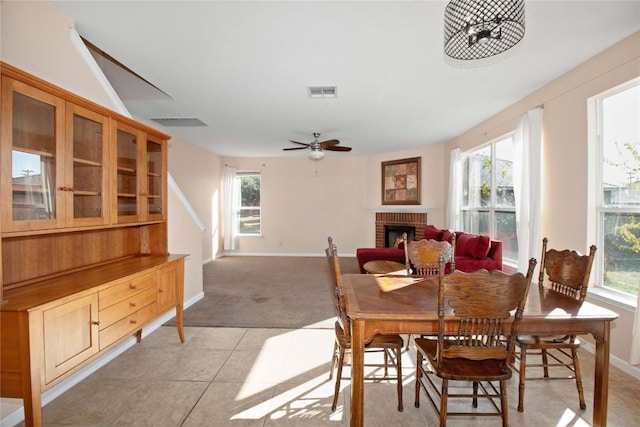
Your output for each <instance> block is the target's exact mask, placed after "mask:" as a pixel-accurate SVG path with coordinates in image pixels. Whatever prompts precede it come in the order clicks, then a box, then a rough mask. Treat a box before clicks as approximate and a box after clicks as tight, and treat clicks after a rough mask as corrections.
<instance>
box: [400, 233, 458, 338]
mask: <svg viewBox="0 0 640 427" xmlns="http://www.w3.org/2000/svg"><path fill="white" fill-rule="evenodd" d="M405 236H406V235H405ZM451 239H452V240H451V243H449V242H447V241H438V240H431V239H422V240H414V241H411V242H408V241H406V239H405V247H404V248H405V251H404V256H405V266H406V269H407V274H408V275H413V276H437V275H438V273H439V272H440V262H439V259H440V257H441V256H442V257H443V258H444V262H445V266H446V265H447V264H449V266H450V267H449V272H451V271H454V270H455V269H456V261H455V245H456V234H455V233H452V234H451ZM425 336H426V335H421V337H422V338H424V337H425ZM411 339H412V335H408V336H407V346H406V348H407V349H409V344H410V343H411Z"/></svg>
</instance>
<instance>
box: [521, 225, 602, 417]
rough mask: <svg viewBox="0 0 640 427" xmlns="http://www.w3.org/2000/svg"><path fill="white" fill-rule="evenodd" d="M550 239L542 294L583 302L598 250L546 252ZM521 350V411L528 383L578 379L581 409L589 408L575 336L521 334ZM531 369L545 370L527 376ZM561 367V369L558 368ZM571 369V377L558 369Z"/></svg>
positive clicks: (541, 279) (543, 260)
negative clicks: (544, 292) (586, 253)
mask: <svg viewBox="0 0 640 427" xmlns="http://www.w3.org/2000/svg"><path fill="white" fill-rule="evenodd" d="M548 242H549V240H548V239H547V238H546V237H545V238H544V239H542V256H541V258H540V274H539V277H538V288H539V290H540V292H543V291H544V289H545V287H546V288H548V289H550V291H551V292H559V293H561V294H563V295H566V296H568V297H569V298H574V299H577V300H579V301H584V298H585V297H586V295H587V287H588V285H589V275H590V274H591V267H592V265H593V260H594V257H595V253H596V247H595V246H594V245H592V246H591V247H590V248H589V255H581V254H579V253H578V252H576V251H572V250H568V249H565V250H562V251H558V250H555V249H549V250H547V244H548ZM516 346H517V347H518V348H519V351H517V352H515V355H514V356H515V358H514V360H518V361H519V363H518V364H517V366H515V365H514V369H515V370H516V371H518V374H519V385H518V411H520V412H522V411H524V390H525V383H526V381H533V380H562V379H565V380H575V381H576V387H577V389H578V399H579V401H580V409H586V408H587V405H586V403H585V401H584V389H583V387H582V373H581V371H580V360H579V359H578V348H579V347H580V340H578V339H577V338H576V336H575V335H565V336H538V335H520V336H518V337H517V339H516ZM532 355H536V356H539V357H540V359H537V360H538V361H539V362H540V363H533V364H532V363H530V362H529V357H530V356H532ZM528 368H542V376H539V374H538V373H536V374H534V375H530V376H527V369H528ZM550 368H552V369H553V370H554V373H556V374H555V376H550V375H549V370H550ZM558 368H560V369H558ZM564 369H568V370H569V371H570V372H569V375H564V376H561V375H559V374H557V371H558V370H562V371H563V372H566V371H564Z"/></svg>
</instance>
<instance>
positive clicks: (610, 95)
mask: <svg viewBox="0 0 640 427" xmlns="http://www.w3.org/2000/svg"><path fill="white" fill-rule="evenodd" d="M596 126H597V131H596V134H597V145H598V146H597V154H596V165H595V170H596V171H597V184H596V185H597V193H598V194H597V199H596V200H597V221H598V224H597V242H598V243H597V246H598V251H597V252H596V256H597V259H596V263H597V264H596V269H595V270H596V274H597V277H596V283H597V284H598V285H601V286H603V287H604V288H608V289H612V290H615V291H620V292H624V293H628V294H632V295H636V294H637V293H638V282H639V281H640V82H638V81H634V82H633V83H630V84H626V85H623V86H622V87H619V88H616V89H614V90H612V91H609V92H607V93H604V94H602V95H600V96H598V97H597V98H596Z"/></svg>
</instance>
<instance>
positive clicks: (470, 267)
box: [356, 225, 502, 273]
mask: <svg viewBox="0 0 640 427" xmlns="http://www.w3.org/2000/svg"><path fill="white" fill-rule="evenodd" d="M455 233H456V248H455V261H456V270H460V271H466V272H471V271H476V270H480V269H485V270H489V271H492V270H502V242H499V241H495V240H490V239H489V237H487V236H481V235H477V234H470V233H465V232H462V231H456V232H455ZM424 238H425V239H433V240H438V241H442V240H446V241H448V242H451V231H449V230H440V229H438V228H436V227H434V226H433V225H428V226H427V227H426V228H425V230H424ZM356 258H357V260H358V266H359V267H360V272H361V273H366V271H365V270H364V268H363V266H364V264H365V263H367V262H369V261H376V260H386V261H395V262H399V263H401V264H404V262H405V257H404V248H403V247H400V248H358V249H357V250H356Z"/></svg>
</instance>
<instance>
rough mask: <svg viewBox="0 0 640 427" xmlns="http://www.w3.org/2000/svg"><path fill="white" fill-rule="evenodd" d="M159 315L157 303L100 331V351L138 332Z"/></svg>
mask: <svg viewBox="0 0 640 427" xmlns="http://www.w3.org/2000/svg"><path fill="white" fill-rule="evenodd" d="M157 315H158V304H156V303H155V302H154V303H152V304H149V305H148V306H146V307H143V308H141V309H140V310H138V311H136V312H135V313H131V314H130V315H128V316H127V317H125V318H123V319H120V320H118V321H117V322H116V323H114V324H113V325H111V326H109V327H107V328H105V329H103V330H101V331H100V350H103V349H104V348H105V347H108V346H110V345H111V344H113V343H114V342H116V341H118V340H119V339H120V338H122V337H124V336H126V335H127V334H129V333H131V332H133V331H137V330H138V329H140V328H141V327H142V326H143V325H144V324H145V323H147V322H149V321H150V320H152V319H154V318H155V317H156V316H157Z"/></svg>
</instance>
